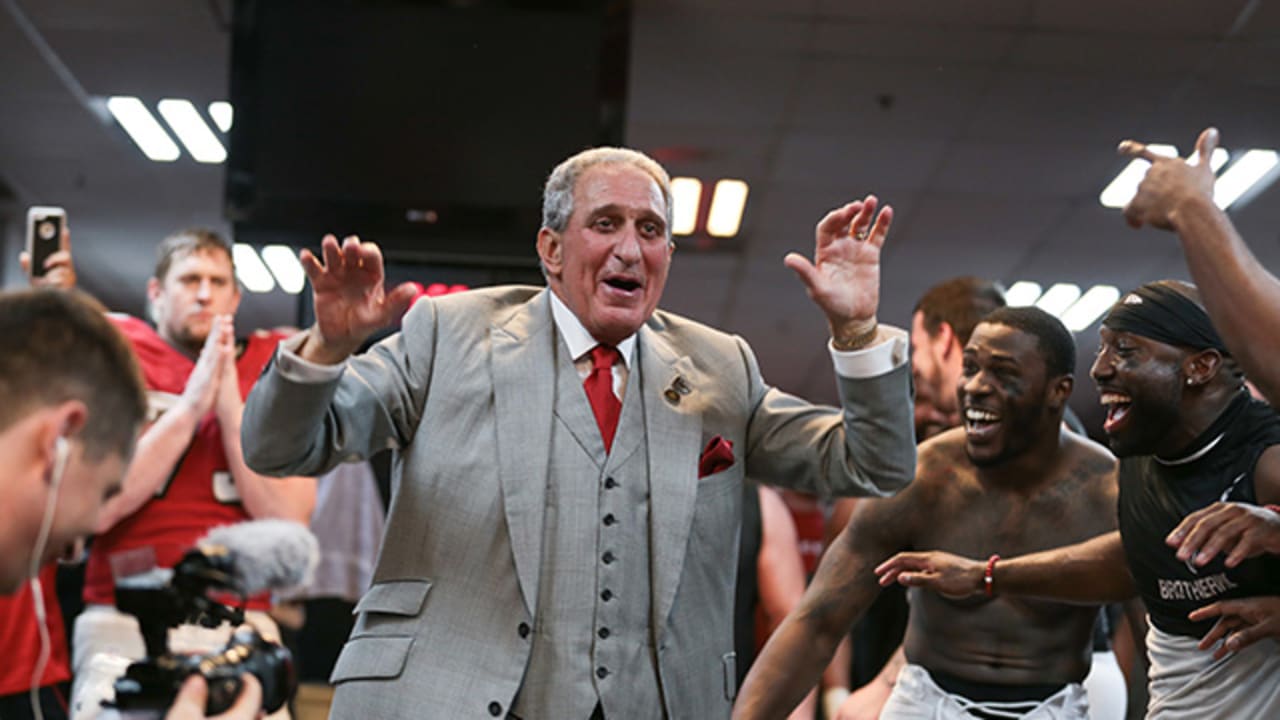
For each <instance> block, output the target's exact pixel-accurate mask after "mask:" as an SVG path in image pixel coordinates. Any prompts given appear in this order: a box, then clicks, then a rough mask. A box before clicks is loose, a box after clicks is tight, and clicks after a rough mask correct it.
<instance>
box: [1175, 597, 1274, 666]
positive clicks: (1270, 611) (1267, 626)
mask: <svg viewBox="0 0 1280 720" xmlns="http://www.w3.org/2000/svg"><path fill="white" fill-rule="evenodd" d="M1187 617H1189V618H1190V619H1191V620H1193V621H1196V622H1199V621H1201V620H1208V619H1210V618H1215V617H1216V618H1218V622H1216V623H1214V624H1213V628H1211V629H1210V630H1209V632H1208V633H1206V634H1205V636H1204V637H1203V638H1201V639H1200V649H1201V650H1208V649H1209V648H1211V647H1213V646H1214V645H1217V644H1218V641H1219V640H1221V641H1222V644H1221V645H1219V646H1218V649H1217V650H1215V651H1214V653H1213V659H1214V660H1221V659H1222V658H1224V657H1226V655H1227V653H1233V652H1236V651H1238V650H1240V649H1241V648H1245V647H1248V646H1249V645H1252V644H1254V643H1255V642H1257V641H1259V640H1261V639H1262V638H1265V637H1274V638H1280V597H1276V596H1274V595H1263V596H1259V597H1250V598H1238V599H1236V600H1221V601H1218V602H1216V603H1213V604H1212V605H1206V606H1204V607H1202V608H1199V609H1198V610H1193V611H1192V612H1191V614H1190V615H1188V616H1187Z"/></svg>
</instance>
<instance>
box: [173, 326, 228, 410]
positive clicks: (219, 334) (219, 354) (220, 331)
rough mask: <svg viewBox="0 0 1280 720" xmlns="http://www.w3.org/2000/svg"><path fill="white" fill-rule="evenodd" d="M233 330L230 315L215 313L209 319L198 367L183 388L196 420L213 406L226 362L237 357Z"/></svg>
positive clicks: (197, 360) (184, 401)
mask: <svg viewBox="0 0 1280 720" xmlns="http://www.w3.org/2000/svg"><path fill="white" fill-rule="evenodd" d="M230 334H231V316H229V315H218V316H216V317H214V318H213V321H212V322H211V323H209V336H208V337H206V338H205V340H204V347H202V348H201V349H200V357H199V358H197V359H196V366H195V369H193V370H192V371H191V375H190V376H189V377H188V378H187V386H186V387H185V388H183V390H182V402H183V403H184V404H186V405H187V407H188V408H190V409H191V412H192V414H194V415H195V417H196V419H197V420H199V418H202V417H204V416H205V414H206V413H208V412H209V410H211V409H213V406H214V403H215V402H216V401H217V398H218V392H219V388H220V386H221V384H222V377H223V371H224V369H225V366H226V365H227V363H234V361H235V340H234V339H233V340H231V342H230V343H228V342H227V337H228V336H229V335H230Z"/></svg>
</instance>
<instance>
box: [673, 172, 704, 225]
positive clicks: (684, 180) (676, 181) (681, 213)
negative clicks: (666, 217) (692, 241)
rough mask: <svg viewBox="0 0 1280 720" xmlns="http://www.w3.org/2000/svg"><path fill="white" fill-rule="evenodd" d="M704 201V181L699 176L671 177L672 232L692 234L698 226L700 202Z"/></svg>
mask: <svg viewBox="0 0 1280 720" xmlns="http://www.w3.org/2000/svg"><path fill="white" fill-rule="evenodd" d="M701 201H702V181H701V180H698V179H697V178H690V177H678V178H672V179H671V205H672V207H671V216H672V219H671V234H672V235H692V234H693V231H694V230H696V229H697V228H698V203H700V202H701Z"/></svg>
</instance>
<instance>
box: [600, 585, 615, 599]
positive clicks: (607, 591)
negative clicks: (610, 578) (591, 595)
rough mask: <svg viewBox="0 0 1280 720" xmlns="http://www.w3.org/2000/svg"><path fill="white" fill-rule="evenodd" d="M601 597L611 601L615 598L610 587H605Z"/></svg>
mask: <svg viewBox="0 0 1280 720" xmlns="http://www.w3.org/2000/svg"><path fill="white" fill-rule="evenodd" d="M600 599H601V600H603V601H605V602H609V601H610V600H612V599H613V591H612V590H610V589H609V588H605V589H604V591H603V592H601V593H600Z"/></svg>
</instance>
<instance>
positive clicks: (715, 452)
mask: <svg viewBox="0 0 1280 720" xmlns="http://www.w3.org/2000/svg"><path fill="white" fill-rule="evenodd" d="M732 466H733V442H732V441H730V440H725V439H724V438H722V437H720V436H719V435H717V436H715V437H713V438H711V442H709V443H707V449H706V450H703V451H702V459H701V460H698V477H699V478H704V477H706V476H708V475H714V474H716V473H718V472H720V471H721V470H728V469H729V468H730V467H732Z"/></svg>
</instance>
